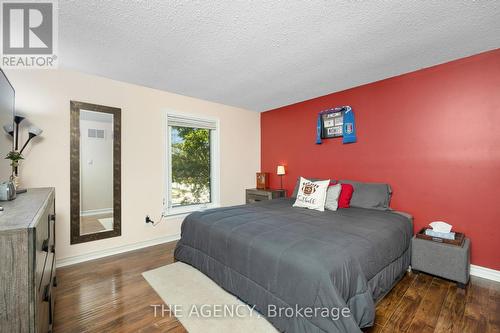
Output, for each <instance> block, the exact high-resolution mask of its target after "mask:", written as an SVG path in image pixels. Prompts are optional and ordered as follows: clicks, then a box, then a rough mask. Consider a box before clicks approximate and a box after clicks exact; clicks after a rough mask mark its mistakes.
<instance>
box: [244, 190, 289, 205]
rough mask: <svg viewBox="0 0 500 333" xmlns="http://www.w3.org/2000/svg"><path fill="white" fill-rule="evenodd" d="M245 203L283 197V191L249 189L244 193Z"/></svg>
mask: <svg viewBox="0 0 500 333" xmlns="http://www.w3.org/2000/svg"><path fill="white" fill-rule="evenodd" d="M245 197H246V198H245V199H246V203H247V204H248V203H255V202H259V201H265V200H272V199H277V198H284V197H285V190H273V189H258V188H249V189H246V191H245Z"/></svg>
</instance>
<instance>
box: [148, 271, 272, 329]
mask: <svg viewBox="0 0 500 333" xmlns="http://www.w3.org/2000/svg"><path fill="white" fill-rule="evenodd" d="M142 275H143V276H144V278H145V279H146V280H147V281H148V282H149V284H150V285H151V286H152V287H153V289H154V290H155V291H156V292H157V293H158V295H160V297H161V298H162V299H163V301H164V302H165V303H166V304H167V305H168V306H169V307H170V310H171V311H172V312H175V313H174V314H176V317H177V319H179V321H180V322H181V323H182V325H183V326H184V327H185V328H186V330H187V331H188V332H190V333H212V332H213V333H225V332H228V333H233V332H239V333H245V332H248V333H257V332H258V333H277V332H278V331H277V330H276V329H275V328H274V326H272V325H271V324H270V323H269V322H268V321H267V320H266V319H265V318H264V317H262V316H260V315H259V313H258V312H257V311H254V310H252V309H251V308H250V307H249V306H248V305H246V304H245V303H243V302H242V301H240V300H239V299H237V298H236V297H234V296H233V295H231V294H229V293H228V292H226V291H225V290H223V289H222V288H221V287H219V286H218V285H217V284H216V283H215V282H213V281H212V280H211V279H210V278H209V277H207V276H206V275H204V274H203V273H201V272H200V271H198V270H197V269H195V268H193V267H191V266H189V265H186V264H184V263H181V262H176V263H173V264H170V265H167V266H163V267H160V268H157V269H154V270H151V271H147V272H144V273H142ZM157 310H158V311H157V315H160V313H161V309H160V308H159V307H157ZM151 311H153V307H152V308H151ZM231 311H232V312H231ZM231 313H232V314H233V316H231ZM166 315H167V316H168V315H169V314H166Z"/></svg>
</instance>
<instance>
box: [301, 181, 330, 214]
mask: <svg viewBox="0 0 500 333" xmlns="http://www.w3.org/2000/svg"><path fill="white" fill-rule="evenodd" d="M328 185H330V179H328V180H320V181H317V182H313V181H310V180H308V179H305V178H302V177H300V184H299V191H298V192H297V199H295V203H294V204H293V207H303V208H308V209H315V210H319V211H320V212H323V211H325V200H326V190H327V189H328Z"/></svg>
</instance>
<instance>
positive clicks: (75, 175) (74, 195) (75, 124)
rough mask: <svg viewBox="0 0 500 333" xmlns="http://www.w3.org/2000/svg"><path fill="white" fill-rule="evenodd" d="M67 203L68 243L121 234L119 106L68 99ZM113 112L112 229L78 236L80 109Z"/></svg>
mask: <svg viewBox="0 0 500 333" xmlns="http://www.w3.org/2000/svg"><path fill="white" fill-rule="evenodd" d="M70 104H71V120H70V135H71V138H70V140H71V143H70V146H71V148H70V196H71V197H70V204H71V240H70V243H71V244H78V243H84V242H90V241H95V240H98V239H105V238H110V237H117V236H121V234H122V230H121V109H119V108H113V107H109V106H103V105H96V104H90V103H84V102H77V101H71V102H70ZM81 110H87V111H94V112H101V113H109V114H112V115H113V230H110V231H103V232H97V233H93V234H85V235H80V111H81Z"/></svg>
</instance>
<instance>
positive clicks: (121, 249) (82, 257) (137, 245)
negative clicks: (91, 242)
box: [56, 234, 180, 267]
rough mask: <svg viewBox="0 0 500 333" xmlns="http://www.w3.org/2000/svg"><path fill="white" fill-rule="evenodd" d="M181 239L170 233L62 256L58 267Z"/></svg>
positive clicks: (177, 235) (57, 264)
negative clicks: (140, 240) (104, 248)
mask: <svg viewBox="0 0 500 333" xmlns="http://www.w3.org/2000/svg"><path fill="white" fill-rule="evenodd" d="M179 239H180V234H176V235H169V236H165V237H160V238H155V239H151V240H147V241H144V242H138V243H133V244H127V245H123V246H118V247H114V248H111V249H106V250H101V251H95V252H91V253H86V254H82V255H78V256H73V257H67V258H61V259H57V261H56V267H64V266H69V265H74V264H78V263H81V262H85V261H89V260H94V259H99V258H104V257H108V256H112V255H115V254H120V253H125V252H129V251H133V250H138V249H142V248H145V247H148V246H153V245H158V244H163V243H168V242H173V241H176V240H179Z"/></svg>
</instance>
